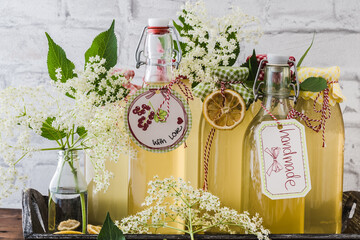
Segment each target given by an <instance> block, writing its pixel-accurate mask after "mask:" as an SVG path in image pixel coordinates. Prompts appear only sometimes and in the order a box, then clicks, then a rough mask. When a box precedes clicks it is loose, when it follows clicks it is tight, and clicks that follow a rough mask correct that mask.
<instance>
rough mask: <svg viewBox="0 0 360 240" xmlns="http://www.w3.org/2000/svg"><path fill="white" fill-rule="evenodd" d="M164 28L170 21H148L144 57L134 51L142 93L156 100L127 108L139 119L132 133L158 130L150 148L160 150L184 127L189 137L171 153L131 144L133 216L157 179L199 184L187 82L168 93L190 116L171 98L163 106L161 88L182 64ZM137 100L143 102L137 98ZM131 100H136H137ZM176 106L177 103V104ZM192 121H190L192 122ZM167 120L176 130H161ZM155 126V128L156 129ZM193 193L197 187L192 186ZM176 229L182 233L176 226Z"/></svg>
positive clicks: (196, 113)
mask: <svg viewBox="0 0 360 240" xmlns="http://www.w3.org/2000/svg"><path fill="white" fill-rule="evenodd" d="M168 24H169V19H149V21H148V26H147V27H145V29H144V32H143V35H144V34H146V37H145V41H144V42H145V43H144V45H143V46H144V51H140V50H139V47H138V49H137V53H136V56H137V67H139V66H140V65H142V64H145V65H146V69H145V76H144V78H143V81H144V85H143V89H150V91H153V93H154V94H151V95H149V96H148V98H149V100H147V102H145V103H143V104H134V108H131V104H132V103H131V104H130V107H129V111H130V110H131V113H133V114H135V117H137V118H138V120H137V122H136V126H135V124H134V128H136V127H138V128H140V129H142V131H143V133H141V131H140V134H143V135H144V136H146V133H147V132H151V131H154V126H158V128H157V129H156V128H155V129H156V130H155V131H157V132H158V135H159V137H156V138H154V139H151V142H150V144H152V145H153V146H154V148H157V149H160V147H161V146H164V145H167V144H169V142H171V141H175V140H176V139H177V138H179V136H180V137H181V135H182V134H183V131H184V130H183V127H184V126H185V125H184V123H185V122H186V124H188V131H190V128H191V132H190V133H187V134H189V135H188V138H187V139H186V140H185V142H184V144H181V145H176V147H175V144H174V146H169V147H168V148H169V151H167V150H165V151H160V150H159V151H157V150H153V149H152V148H151V147H149V144H148V145H146V144H145V143H144V145H146V147H143V146H141V144H139V142H138V143H135V141H134V139H133V141H132V143H131V144H132V146H133V147H134V149H135V150H136V152H137V153H136V156H135V157H134V159H132V160H130V162H129V186H128V190H129V192H128V213H129V214H135V213H137V212H139V211H141V210H143V209H144V206H142V203H143V202H144V200H145V197H146V195H147V189H148V187H149V186H148V183H149V182H150V181H151V180H154V177H155V176H158V178H159V179H164V178H170V177H174V178H182V179H185V180H186V181H191V182H192V183H195V184H196V182H197V167H198V163H197V156H198V149H197V142H198V125H199V119H200V114H201V110H200V109H201V103H200V101H196V100H195V101H194V100H189V101H186V100H185V99H188V98H191V96H189V95H188V94H186V90H185V89H186V88H187V89H188V90H189V89H190V83H189V81H188V80H181V81H182V83H183V84H180V85H178V84H174V85H172V86H171V91H172V92H173V93H174V94H175V95H176V96H178V97H179V96H182V100H181V101H183V102H182V103H179V104H180V105H184V106H186V105H187V103H186V102H188V106H189V109H190V110H189V113H190V112H191V114H185V115H184V113H185V112H186V113H188V110H186V109H182V108H181V107H180V108H179V107H177V106H178V105H177V104H174V103H175V102H171V99H172V97H169V99H170V103H167V102H166V99H167V97H168V96H169V95H167V94H168V92H167V91H165V90H164V89H162V88H163V87H166V86H169V84H171V81H172V80H173V78H174V76H173V68H174V67H175V66H177V65H178V64H179V62H180V60H181V52H177V51H175V50H174V47H173V42H174V41H173V38H172V34H171V32H172V31H175V29H174V28H171V27H169V26H168ZM175 36H176V35H175ZM142 38H143V36H142V37H141V39H140V41H139V46H140V44H141V43H142ZM178 46H179V45H178ZM178 49H179V48H178ZM142 52H143V54H144V56H145V58H146V61H144V62H142V61H140V54H141V53H142ZM174 52H176V59H177V60H176V62H173V61H172V59H173V57H174V55H173V54H174ZM184 85H186V88H184ZM140 91H141V90H140ZM146 91H147V90H146ZM161 95H163V96H161ZM139 96H141V94H140V95H139ZM154 97H155V98H156V97H160V98H162V99H164V103H163V107H162V108H161V107H160V106H159V105H157V106H154V105H153V104H152V100H151V98H154ZM135 99H138V98H137V97H136V98H135ZM176 101H177V102H179V100H176ZM135 105H136V106H135ZM160 108H161V110H160ZM159 110H160V111H159ZM190 115H192V117H191V116H190ZM167 116H169V118H171V117H174V116H177V123H176V124H178V125H177V127H174V128H173V129H169V128H166V127H161V126H160V127H159V125H161V124H160V123H159V122H161V121H163V122H167V121H169V119H166V117H167ZM190 118H191V119H190ZM130 120H131V119H130ZM191 122H192V123H191ZM155 123H157V125H156V124H155ZM135 130H138V129H135ZM135 130H134V131H135ZM165 133H166V134H165ZM164 134H165V135H166V137H165V135H164ZM149 135H150V134H149ZM160 136H161V137H160ZM135 138H136V137H135ZM144 138H145V137H144ZM145 140H146V139H145ZM195 187H197V186H196V185H195ZM176 225H177V224H176ZM177 228H182V227H181V225H179V226H177ZM159 231H160V232H162V233H180V232H179V231H176V230H158V231H157V233H159Z"/></svg>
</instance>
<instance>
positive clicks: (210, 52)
mask: <svg viewBox="0 0 360 240" xmlns="http://www.w3.org/2000/svg"><path fill="white" fill-rule="evenodd" d="M181 10H182V11H181V12H179V13H178V21H177V22H174V26H175V27H176V29H177V30H178V32H179V34H180V36H181V48H182V49H181V50H182V52H183V55H182V61H181V65H180V68H179V70H177V71H176V74H177V75H183V76H187V78H188V79H189V80H190V81H191V82H207V83H214V82H216V81H215V79H214V78H213V77H212V74H211V71H212V68H214V67H218V66H233V65H234V64H235V63H236V61H237V58H238V56H239V54H240V44H242V45H243V43H244V42H253V43H257V41H258V39H259V38H260V37H261V35H262V31H261V30H260V24H259V20H258V19H257V18H255V17H253V16H249V15H247V14H245V13H244V12H243V11H242V10H241V9H240V8H237V7H234V8H232V9H231V12H230V13H229V14H227V15H225V16H223V17H220V18H214V17H213V16H210V15H209V14H208V12H207V9H206V7H205V2H204V1H203V0H200V1H197V2H190V1H187V2H186V3H185V4H184V5H183V6H182V7H181Z"/></svg>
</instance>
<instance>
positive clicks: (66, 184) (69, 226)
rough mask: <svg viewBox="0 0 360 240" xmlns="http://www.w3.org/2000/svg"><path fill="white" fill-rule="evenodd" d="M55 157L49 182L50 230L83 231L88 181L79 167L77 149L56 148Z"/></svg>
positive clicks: (85, 219) (84, 230)
mask: <svg viewBox="0 0 360 240" xmlns="http://www.w3.org/2000/svg"><path fill="white" fill-rule="evenodd" d="M58 159H59V161H58V166H57V169H56V172H55V174H54V176H53V178H52V180H51V182H50V186H49V203H48V204H49V205H48V207H49V215H48V217H49V220H48V229H49V232H56V231H81V232H83V233H86V226H87V184H86V181H85V178H84V176H83V174H82V173H81V171H80V169H79V157H78V153H77V151H71V150H63V151H59V153H58ZM69 220H71V221H69Z"/></svg>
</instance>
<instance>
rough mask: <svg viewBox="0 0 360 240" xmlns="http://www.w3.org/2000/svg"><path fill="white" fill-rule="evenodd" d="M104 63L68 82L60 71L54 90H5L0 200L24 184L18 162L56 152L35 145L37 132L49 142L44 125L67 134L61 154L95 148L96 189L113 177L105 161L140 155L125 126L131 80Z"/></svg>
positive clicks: (0, 118)
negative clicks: (37, 153)
mask: <svg viewBox="0 0 360 240" xmlns="http://www.w3.org/2000/svg"><path fill="white" fill-rule="evenodd" d="M105 62H106V60H105V59H101V58H100V57H99V56H95V57H91V58H90V62H89V63H88V64H86V66H85V70H83V71H75V73H76V76H75V77H74V78H72V79H68V80H67V81H66V82H65V83H63V82H61V81H60V80H61V79H62V75H61V69H60V68H58V69H56V71H55V72H56V78H57V80H58V81H56V82H54V83H52V84H51V85H50V86H46V87H45V86H39V87H19V88H14V87H9V88H6V89H4V90H2V91H0V158H2V159H3V163H4V164H2V165H0V180H1V181H0V200H1V198H3V197H7V196H9V195H11V194H12V193H14V192H15V191H17V189H16V188H15V187H16V186H17V185H18V182H19V183H20V182H24V179H25V178H24V176H21V175H20V174H19V173H18V172H17V170H16V168H15V167H16V164H18V163H19V162H20V161H21V160H22V159H23V158H25V157H30V156H31V153H32V152H34V151H40V150H54V149H56V148H43V146H34V145H33V142H34V141H32V139H33V137H34V133H35V134H37V135H41V136H43V137H45V138H46V136H44V135H43V134H44V132H43V131H44V129H43V128H44V126H45V125H44V124H45V123H46V124H48V125H47V126H46V128H53V129H54V130H55V131H58V132H63V134H65V135H66V136H65V137H64V138H63V139H58V140H56V142H57V143H58V144H59V148H58V149H59V150H60V149H65V148H67V149H79V150H81V149H88V150H91V154H90V160H91V162H92V163H93V165H94V169H95V176H94V182H95V183H96V189H95V190H96V191H99V190H106V189H107V188H108V186H109V181H110V179H111V178H112V177H113V174H112V173H111V172H110V171H108V170H107V169H106V168H105V166H106V161H115V162H116V161H118V159H119V157H120V155H121V154H126V155H129V156H131V157H132V158H134V157H135V153H134V151H133V149H132V148H131V147H130V144H129V138H128V135H127V133H126V132H125V129H124V126H123V115H124V112H125V111H124V101H122V99H124V97H125V96H126V95H127V94H128V92H129V90H128V89H126V88H125V87H124V86H123V85H126V84H128V83H129V81H130V80H131V79H130V77H127V78H126V77H125V75H126V73H127V71H126V70H117V69H110V70H109V71H107V70H106V68H105V67H104V64H105ZM66 95H68V96H71V97H68V96H66ZM81 127H82V128H84V129H85V130H86V134H83V135H82V136H79V134H77V133H76V131H77V129H78V128H81ZM75 134H77V135H76V136H75ZM1 166H3V167H1ZM15 183H17V184H15Z"/></svg>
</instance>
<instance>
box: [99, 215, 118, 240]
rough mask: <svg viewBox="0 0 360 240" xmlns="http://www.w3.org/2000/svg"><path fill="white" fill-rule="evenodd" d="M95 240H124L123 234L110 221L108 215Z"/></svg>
mask: <svg viewBox="0 0 360 240" xmlns="http://www.w3.org/2000/svg"><path fill="white" fill-rule="evenodd" d="M97 240H125V236H124V234H123V232H122V231H121V230H120V229H119V228H118V227H117V226H116V225H115V223H114V222H113V221H112V220H111V218H110V215H109V213H107V215H106V219H105V222H104V224H103V226H102V228H101V231H100V233H99V235H98V237H97Z"/></svg>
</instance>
